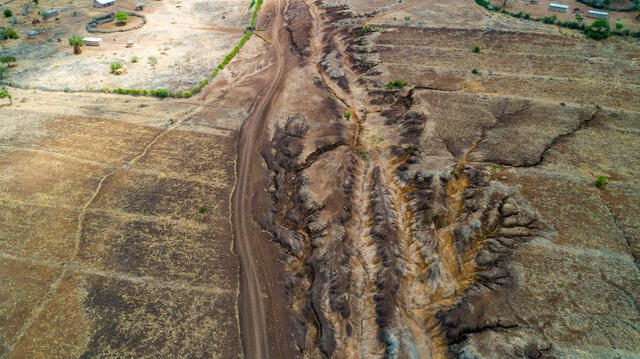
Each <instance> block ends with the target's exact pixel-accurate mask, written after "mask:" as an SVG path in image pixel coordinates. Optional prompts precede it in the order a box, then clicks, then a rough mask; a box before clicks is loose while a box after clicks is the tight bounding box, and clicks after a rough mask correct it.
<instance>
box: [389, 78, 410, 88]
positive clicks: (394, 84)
mask: <svg viewBox="0 0 640 359" xmlns="http://www.w3.org/2000/svg"><path fill="white" fill-rule="evenodd" d="M405 86H407V83H406V82H404V81H402V80H395V81H389V82H388V83H387V88H388V89H394V88H403V87H405Z"/></svg>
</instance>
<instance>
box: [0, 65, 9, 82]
mask: <svg viewBox="0 0 640 359" xmlns="http://www.w3.org/2000/svg"><path fill="white" fill-rule="evenodd" d="M7 72H9V68H8V67H7V66H0V80H2V79H4V74H6V73H7Z"/></svg>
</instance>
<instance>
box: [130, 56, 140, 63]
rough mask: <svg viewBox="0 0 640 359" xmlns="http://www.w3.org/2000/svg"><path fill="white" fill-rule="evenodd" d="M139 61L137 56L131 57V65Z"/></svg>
mask: <svg viewBox="0 0 640 359" xmlns="http://www.w3.org/2000/svg"><path fill="white" fill-rule="evenodd" d="M139 60H140V58H139V57H138V56H131V63H133V64H135V63H136V62H138V61H139Z"/></svg>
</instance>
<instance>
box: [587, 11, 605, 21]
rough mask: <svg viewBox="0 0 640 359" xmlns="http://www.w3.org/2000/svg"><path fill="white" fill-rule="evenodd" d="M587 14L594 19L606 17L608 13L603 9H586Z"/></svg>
mask: <svg viewBox="0 0 640 359" xmlns="http://www.w3.org/2000/svg"><path fill="white" fill-rule="evenodd" d="M587 16H588V17H593V18H596V19H608V18H609V13H608V12H604V11H596V10H589V11H587Z"/></svg>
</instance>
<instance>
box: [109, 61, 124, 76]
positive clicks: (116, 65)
mask: <svg viewBox="0 0 640 359" xmlns="http://www.w3.org/2000/svg"><path fill="white" fill-rule="evenodd" d="M121 68H122V64H121V63H119V62H114V63H112V64H111V73H112V74H114V75H117V74H118V70H120V69H121Z"/></svg>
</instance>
